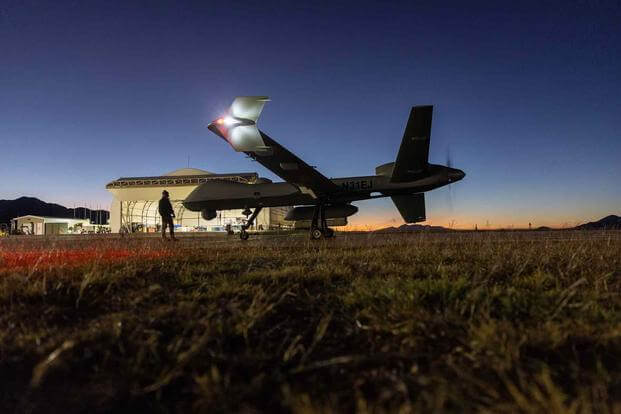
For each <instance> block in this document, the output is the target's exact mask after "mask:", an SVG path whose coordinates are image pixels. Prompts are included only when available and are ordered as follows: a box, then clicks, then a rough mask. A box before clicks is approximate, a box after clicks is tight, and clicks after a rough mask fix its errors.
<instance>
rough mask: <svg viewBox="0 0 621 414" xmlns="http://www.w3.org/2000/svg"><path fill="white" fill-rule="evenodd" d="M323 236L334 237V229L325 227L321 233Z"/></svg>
mask: <svg viewBox="0 0 621 414" xmlns="http://www.w3.org/2000/svg"><path fill="white" fill-rule="evenodd" d="M323 237H325V238H327V239H329V238H331V237H334V230H332V229H330V228H327V229H326V230H325V231H324V233H323Z"/></svg>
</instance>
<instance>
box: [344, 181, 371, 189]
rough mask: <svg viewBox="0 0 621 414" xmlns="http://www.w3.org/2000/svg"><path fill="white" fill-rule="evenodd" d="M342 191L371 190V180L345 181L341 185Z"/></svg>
mask: <svg viewBox="0 0 621 414" xmlns="http://www.w3.org/2000/svg"><path fill="white" fill-rule="evenodd" d="M341 188H343V190H370V189H371V188H373V180H360V181H345V182H344V183H341Z"/></svg>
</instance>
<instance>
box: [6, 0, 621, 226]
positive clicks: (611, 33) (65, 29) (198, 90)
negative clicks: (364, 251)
mask: <svg viewBox="0 0 621 414" xmlns="http://www.w3.org/2000/svg"><path fill="white" fill-rule="evenodd" d="M502 3H504V2H439V1H438V2H414V1H408V2H402V3H398V2H379V1H378V2H349V3H344V2H325V3H324V2H312V3H310V4H309V5H302V2H289V1H282V2H268V1H264V2H259V1H257V2H234V3H232V2H219V3H218V2H206V1H204V2H184V1H175V2H173V1H170V2H163V1H144V2H139V1H131V2H127V1H119V2H113V1H106V2H103V1H101V2H95V1H93V2H90V1H89V2H83V1H54V2H52V1H47V2H43V1H27V0H26V1H13V0H9V1H8V2H7V1H6V0H5V1H3V2H2V3H1V6H0V53H1V54H0V144H1V153H2V161H1V162H0V175H1V177H2V180H0V198H15V197H18V196H21V195H33V196H37V197H40V198H42V199H45V200H48V201H56V202H60V203H64V204H66V205H69V206H71V205H73V203H74V202H75V203H80V202H88V203H90V204H91V205H97V204H99V205H106V204H108V203H109V202H110V200H111V196H110V195H109V194H108V193H107V192H106V191H105V189H104V186H105V184H106V183H107V182H108V181H111V180H113V179H115V178H118V177H120V176H132V175H158V174H161V173H164V172H167V171H170V170H174V169H176V168H180V167H185V166H186V165H187V159H188V155H189V156H190V165H191V166H192V167H197V168H203V169H207V170H210V171H214V172H233V171H257V172H259V173H260V174H261V175H265V176H268V177H271V178H275V177H273V176H272V175H271V174H270V173H269V172H268V171H266V170H264V169H263V168H262V167H261V166H260V165H258V164H256V163H253V162H252V161H250V160H248V159H246V158H245V157H244V156H243V155H242V154H238V153H235V152H234V151H233V150H232V149H231V148H230V147H229V146H228V145H227V144H226V143H225V142H224V141H222V140H220V139H219V138H217V137H216V136H215V135H213V134H211V133H210V132H209V131H208V130H206V128H205V126H206V124H207V123H208V122H209V121H210V120H212V119H215V118H216V117H218V116H219V115H220V114H221V112H222V111H223V110H224V109H226V108H227V107H228V105H229V104H230V102H231V101H232V99H233V98H234V97H235V96H237V95H268V96H270V97H271V98H272V102H270V103H269V104H268V105H267V106H266V108H265V110H264V112H263V115H262V117H261V120H260V122H259V125H260V127H261V128H262V129H263V130H265V131H266V132H267V133H268V134H270V135H271V136H272V137H273V138H275V139H276V140H278V141H279V142H281V143H282V144H283V145H284V146H286V147H288V148H289V149H290V150H292V151H293V152H295V153H296V154H297V155H299V156H300V157H301V158H303V159H305V160H306V161H307V162H308V163H309V164H312V165H316V166H317V167H318V168H319V170H320V171H322V172H323V173H324V174H326V175H328V176H348V175H364V174H371V173H373V171H374V168H375V166H376V165H379V164H382V163H385V162H389V161H393V160H394V158H395V156H396V153H397V150H398V148H399V144H400V140H401V137H402V133H403V128H404V125H405V121H406V118H407V115H408V112H409V107H410V106H412V105H415V104H429V103H431V104H434V105H435V108H434V124H433V130H432V143H431V153H430V160H431V161H432V162H437V163H444V162H445V160H446V152H447V148H449V147H450V152H451V155H452V158H453V165H454V166H456V167H459V168H462V169H463V170H464V171H466V173H467V174H468V175H467V176H466V178H465V179H464V180H463V181H462V182H459V183H457V184H456V185H453V188H452V189H453V207H452V208H451V207H450V206H449V204H448V199H449V197H448V194H447V191H446V190H445V189H440V190H436V191H434V192H431V193H428V196H427V200H428V206H427V208H428V213H427V216H428V219H429V222H430V223H434V224H441V225H447V224H448V223H449V222H450V221H451V220H454V221H455V226H457V227H471V226H473V225H474V224H475V223H478V225H479V227H482V228H483V227H485V226H486V223H487V222H489V225H490V227H496V226H508V225H514V226H517V227H519V226H524V225H527V223H528V222H529V221H532V222H533V224H535V225H542V224H547V225H555V226H557V225H562V224H563V223H570V224H574V223H575V222H579V221H583V220H590V219H596V218H600V217H601V216H603V215H607V214H611V213H615V214H621V208H620V206H621V191H619V187H620V186H619V185H618V180H619V179H620V178H621V162H620V158H621V140H620V138H621V132H620V131H621V97H620V96H621V47H619V45H621V23H620V22H621V4H620V2H619V1H611V2H605V1H594V2H587V1H583V2H574V3H573V4H569V3H570V2H547V1H537V2H517V4H516V3H515V2H514V3H510V4H509V3H507V4H505V5H502ZM359 206H360V207H361V213H359V214H358V215H357V216H354V217H353V218H352V220H350V221H351V222H352V223H354V224H355V225H365V223H370V224H372V225H373V226H376V225H387V224H399V223H401V222H402V221H401V219H400V216H399V214H398V212H397V211H396V209H395V208H394V207H393V206H392V204H391V202H390V200H380V201H372V202H370V201H369V202H362V203H359Z"/></svg>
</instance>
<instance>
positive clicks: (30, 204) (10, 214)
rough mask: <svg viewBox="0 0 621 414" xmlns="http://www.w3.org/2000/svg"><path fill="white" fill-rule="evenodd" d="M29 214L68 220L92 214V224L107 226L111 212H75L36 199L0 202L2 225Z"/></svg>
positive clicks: (86, 210) (78, 210) (85, 210)
mask: <svg viewBox="0 0 621 414" xmlns="http://www.w3.org/2000/svg"><path fill="white" fill-rule="evenodd" d="M28 214H31V215H34V216H50V217H66V218H73V217H76V218H88V217H89V214H90V217H92V220H91V223H94V224H105V223H106V222H107V220H108V218H109V217H110V212H109V211H107V210H90V209H88V208H85V207H78V208H76V209H75V211H74V209H73V208H67V207H64V206H61V205H60V204H54V203H46V202H45V201H42V200H39V199H38V198H35V197H20V198H17V199H15V200H0V223H4V224H9V223H10V222H11V219H13V218H15V217H20V216H25V215H28ZM74 214H75V215H74Z"/></svg>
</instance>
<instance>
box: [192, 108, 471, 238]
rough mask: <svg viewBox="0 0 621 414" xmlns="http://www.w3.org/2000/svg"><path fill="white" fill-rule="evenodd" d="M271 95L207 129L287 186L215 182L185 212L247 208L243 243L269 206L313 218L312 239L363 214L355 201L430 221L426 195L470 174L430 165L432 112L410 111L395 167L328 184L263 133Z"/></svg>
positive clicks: (262, 182)
mask: <svg viewBox="0 0 621 414" xmlns="http://www.w3.org/2000/svg"><path fill="white" fill-rule="evenodd" d="M267 101H269V99H268V97H265V96H242V97H237V98H235V100H234V101H233V104H232V105H231V107H230V109H229V110H228V113H227V115H226V116H224V117H222V118H218V119H216V120H215V121H213V122H211V123H210V124H209V125H208V128H209V130H210V131H212V132H213V133H215V134H216V135H218V136H220V137H221V138H223V139H224V140H225V141H227V142H228V143H229V144H230V145H231V146H232V147H233V149H234V150H235V151H238V152H244V153H245V154H246V155H248V156H249V157H250V158H252V159H254V160H256V161H258V162H259V163H260V164H261V165H263V166H264V167H266V168H267V169H269V170H270V171H272V172H273V173H274V174H276V175H277V176H279V177H280V178H282V179H283V180H285V182H278V183H274V182H271V181H270V180H268V179H266V178H260V179H259V180H258V181H257V182H256V183H254V184H244V183H237V182H231V181H218V180H213V181H208V182H206V183H203V184H201V185H200V186H198V187H197V188H196V189H195V190H194V191H192V193H190V194H189V195H188V197H187V198H186V199H185V200H184V201H183V205H184V207H185V208H187V209H188V210H191V211H200V212H201V216H202V217H203V218H204V219H206V220H211V219H213V218H215V217H216V215H217V211H218V210H233V209H244V210H245V211H247V212H248V214H250V209H254V212H252V213H251V215H250V218H249V219H248V221H247V223H246V224H245V225H244V226H243V227H242V230H241V233H240V237H241V239H242V240H246V239H248V232H247V229H248V228H249V227H250V226H251V225H252V223H253V222H254V220H255V218H256V217H257V215H258V214H259V212H260V211H261V209H262V208H263V207H280V206H295V207H294V208H293V209H292V210H290V211H289V213H288V214H287V216H286V217H285V219H286V220H311V226H310V237H311V239H321V238H330V237H332V236H333V235H334V232H333V230H332V229H330V228H329V227H328V225H327V221H326V220H327V219H338V218H346V217H349V216H351V215H353V214H355V213H356V212H357V211H358V208H357V207H356V206H353V205H352V204H351V203H352V202H354V201H360V200H369V199H374V198H380V197H391V198H392V201H393V202H394V204H395V205H396V206H397V209H398V210H399V212H400V213H401V216H402V217H403V219H404V220H405V222H406V223H416V222H420V221H425V194H424V193H425V191H430V190H433V189H435V188H438V187H442V186H445V185H447V184H451V183H453V182H455V181H459V180H461V179H462V178H464V176H465V175H466V174H465V173H464V172H463V171H462V170H459V169H456V168H451V167H450V166H443V165H436V164H430V163H429V162H428V156H429V140H430V136H431V118H432V112H433V106H431V105H426V106H414V107H412V110H411V112H410V117H409V119H408V122H407V125H406V127H405V132H404V134H403V139H402V141H401V147H400V148H399V153H398V154H397V159H396V161H395V162H390V163H387V164H383V165H380V166H378V167H377V168H376V169H375V175H367V176H360V177H343V178H331V179H330V178H328V177H326V176H324V175H323V174H321V173H320V172H319V171H317V170H316V169H315V168H313V167H312V166H310V165H308V164H307V163H305V162H304V161H302V160H301V159H300V158H298V157H297V156H295V155H294V154H293V153H291V152H290V151H289V150H287V149H286V148H284V147H283V146H282V145H280V144H278V143H277V142H276V141H274V140H273V139H272V138H270V137H269V136H268V135H267V134H266V133H265V132H263V131H261V130H259V129H258V127H257V120H258V119H259V116H260V115H261V111H262V110H263V106H264V105H265V103H266V102H267Z"/></svg>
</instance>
